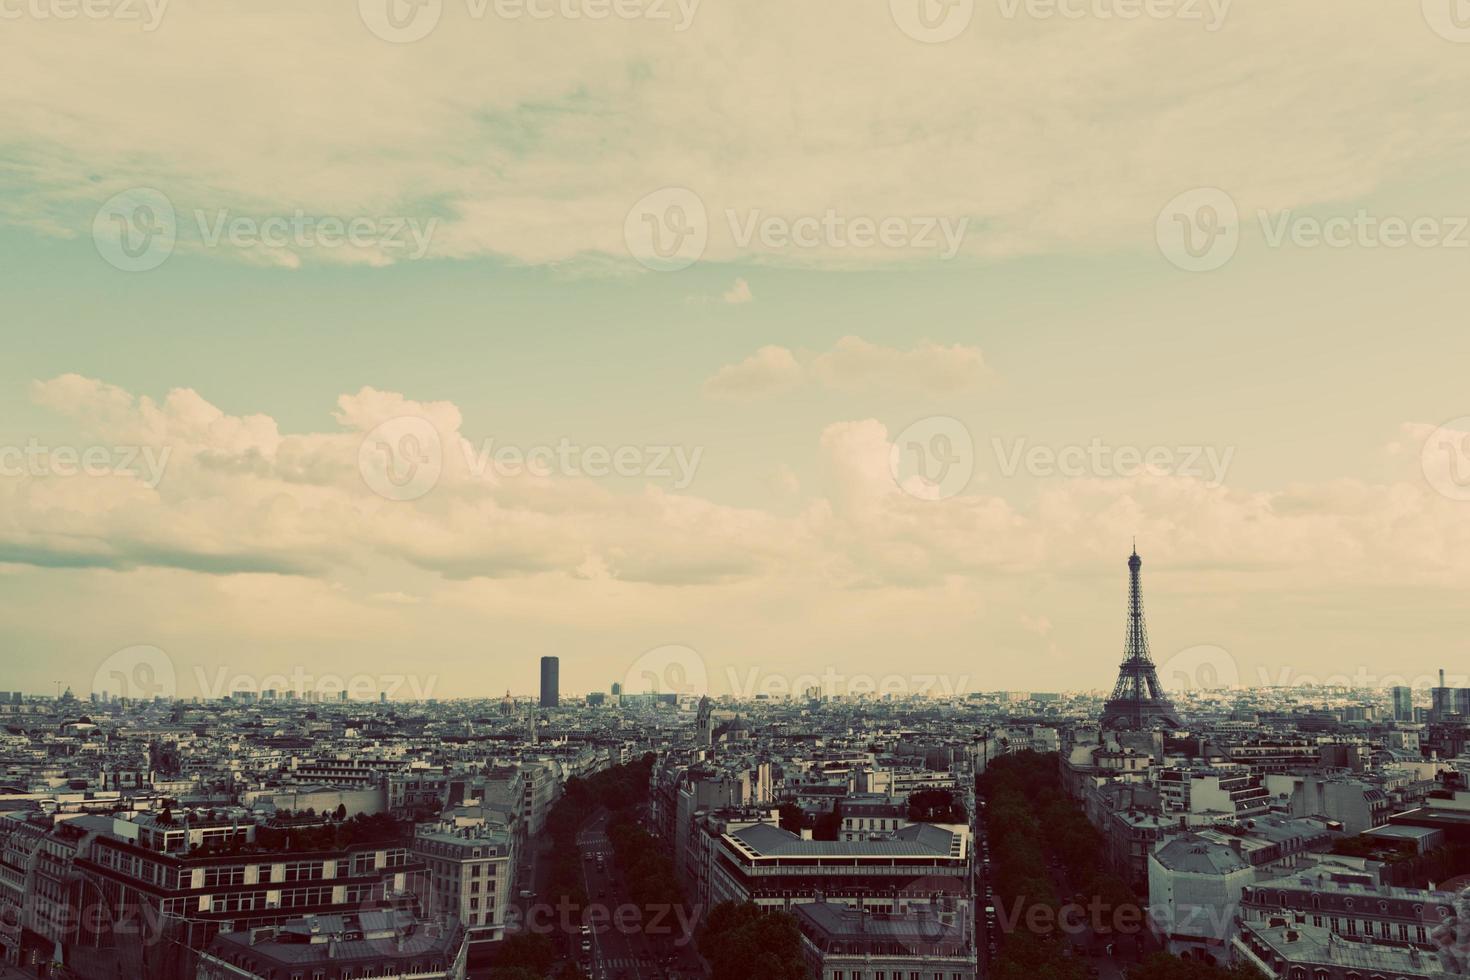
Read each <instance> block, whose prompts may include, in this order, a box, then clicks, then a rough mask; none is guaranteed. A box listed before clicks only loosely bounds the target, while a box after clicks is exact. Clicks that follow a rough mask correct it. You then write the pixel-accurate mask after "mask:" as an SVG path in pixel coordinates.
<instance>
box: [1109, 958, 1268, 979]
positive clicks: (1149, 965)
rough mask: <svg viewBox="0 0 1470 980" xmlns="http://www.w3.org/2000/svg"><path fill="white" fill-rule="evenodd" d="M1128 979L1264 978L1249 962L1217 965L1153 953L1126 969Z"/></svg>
mask: <svg viewBox="0 0 1470 980" xmlns="http://www.w3.org/2000/svg"><path fill="white" fill-rule="evenodd" d="M1128 980H1264V978H1263V977H1262V976H1261V973H1260V971H1259V970H1257V969H1256V968H1255V967H1253V966H1251V965H1250V964H1249V963H1237V964H1236V965H1235V966H1232V967H1219V966H1215V965H1214V964H1212V963H1206V962H1205V961H1203V960H1185V959H1180V958H1179V957H1177V956H1170V955H1169V954H1168V953H1155V954H1153V955H1152V956H1150V957H1149V958H1148V959H1146V960H1144V961H1143V962H1142V963H1140V964H1138V965H1137V966H1135V967H1133V968H1132V969H1130V970H1129V971H1128Z"/></svg>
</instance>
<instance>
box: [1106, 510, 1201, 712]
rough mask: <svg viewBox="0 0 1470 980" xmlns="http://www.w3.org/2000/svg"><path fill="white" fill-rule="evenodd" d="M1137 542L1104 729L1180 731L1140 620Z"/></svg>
mask: <svg viewBox="0 0 1470 980" xmlns="http://www.w3.org/2000/svg"><path fill="white" fill-rule="evenodd" d="M1142 568H1143V559H1142V558H1140V557H1138V544H1137V539H1135V541H1134V545H1133V554H1131V555H1129V556H1128V626H1127V630H1126V633H1125V636H1124V640H1123V662H1122V663H1121V664H1120V665H1119V666H1118V683H1117V684H1116V685H1115V686H1114V687H1113V696H1112V697H1110V698H1108V701H1107V704H1105V705H1103V713H1102V720H1101V723H1102V727H1104V728H1129V729H1150V728H1161V727H1162V728H1180V727H1182V726H1181V725H1180V723H1179V715H1178V713H1177V712H1176V711H1175V710H1174V705H1173V704H1172V703H1171V702H1170V701H1169V696H1168V695H1167V694H1165V693H1164V686H1163V685H1162V684H1160V683H1159V675H1158V671H1156V670H1155V669H1154V662H1153V658H1152V657H1150V656H1149V651H1148V627H1147V626H1146V625H1145V624H1144V621H1143V584H1142V578H1141V575H1140V571H1141V569H1142Z"/></svg>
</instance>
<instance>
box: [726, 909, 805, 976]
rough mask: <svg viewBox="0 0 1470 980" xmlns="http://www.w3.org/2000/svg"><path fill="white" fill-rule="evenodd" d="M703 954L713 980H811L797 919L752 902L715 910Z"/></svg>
mask: <svg viewBox="0 0 1470 980" xmlns="http://www.w3.org/2000/svg"><path fill="white" fill-rule="evenodd" d="M699 952H700V953H701V954H702V955H703V956H704V958H705V959H706V960H708V961H709V964H710V967H711V980H750V978H751V977H760V978H761V980H808V974H807V969H806V961H805V959H804V957H803V956H802V951H801V931H800V930H799V929H798V928H797V926H796V919H795V918H794V917H793V916H791V915H790V914H789V913H786V912H764V911H762V910H761V909H760V908H759V907H757V906H756V905H754V904H752V903H750V902H746V903H744V904H736V903H734V902H721V903H720V904H719V905H716V906H715V907H714V908H713V909H711V910H710V913H709V917H708V919H706V921H705V927H704V931H703V932H702V933H701V934H700V937H699Z"/></svg>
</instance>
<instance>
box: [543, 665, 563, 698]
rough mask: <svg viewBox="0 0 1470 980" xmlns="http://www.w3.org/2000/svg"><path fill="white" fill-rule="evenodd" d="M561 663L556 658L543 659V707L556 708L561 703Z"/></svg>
mask: <svg viewBox="0 0 1470 980" xmlns="http://www.w3.org/2000/svg"><path fill="white" fill-rule="evenodd" d="M560 681H561V661H560V660H558V659H557V658H556V657H542V658H541V707H543V708H555V707H556V706H557V705H558V704H559V703H560V702H561V693H560V688H559V687H558V685H559V683H560Z"/></svg>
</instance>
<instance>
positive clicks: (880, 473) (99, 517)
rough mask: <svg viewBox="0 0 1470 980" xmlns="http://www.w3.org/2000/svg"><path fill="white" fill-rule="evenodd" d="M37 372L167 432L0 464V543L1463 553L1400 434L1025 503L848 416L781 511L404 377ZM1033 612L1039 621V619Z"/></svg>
mask: <svg viewBox="0 0 1470 980" xmlns="http://www.w3.org/2000/svg"><path fill="white" fill-rule="evenodd" d="M795 363H796V362H795V359H794V358H793V357H792V356H791V355H790V352H789V351H785V350H784V349H782V348H763V349H762V352H761V353H760V354H758V355H757V357H756V358H754V359H752V361H750V362H746V363H745V364H742V365H739V366H737V368H738V370H733V371H732V372H731V373H730V374H728V375H726V376H725V377H724V378H723V379H722V382H721V383H722V384H723V385H726V386H727V387H728V388H729V389H730V390H737V391H749V390H752V389H753V388H758V387H760V386H762V385H768V384H770V383H773V379H774V381H777V382H779V381H789V380H790V378H791V375H792V367H793V365H794V364H795ZM34 392H35V396H36V399H37V401H38V402H40V403H42V404H44V405H46V406H48V407H50V408H52V409H53V410H55V411H57V412H59V413H61V414H63V415H65V416H68V417H71V418H73V419H75V420H77V422H76V424H78V425H79V426H85V427H86V428H87V429H88V430H89V432H90V436H89V437H90V438H93V439H96V440H99V443H100V444H102V445H108V446H112V445H121V444H122V442H123V440H127V439H134V438H136V437H138V436H139V435H140V434H142V435H146V436H147V437H148V438H150V439H156V440H160V441H159V442H157V443H154V444H149V447H150V448H152V449H154V450H161V449H163V448H169V449H171V453H170V454H169V456H168V467H167V471H166V474H165V475H164V477H163V479H162V480H161V481H160V482H158V483H157V485H150V484H149V483H148V482H147V481H145V480H143V479H141V478H140V477H139V476H137V475H135V474H130V473H127V472H114V473H108V474H106V475H99V476H80V475H75V476H59V475H55V474H46V473H41V474H33V475H22V476H19V477H16V476H11V477H8V478H6V479H4V480H0V563H9V564H13V565H30V566H33V567H44V568H56V569H67V568H71V569H78V568H100V569H115V570H128V569H139V568H147V567H154V568H172V569H177V570H183V571H188V572H194V573H203V574H208V575H212V576H225V577H229V576H234V575H246V574H261V573H269V574H279V575H292V576H305V577H311V578H320V579H323V580H328V581H336V580H340V579H341V578H342V577H343V576H344V575H346V574H347V572H348V571H349V570H356V569H366V568H383V567H386V568H393V567H396V568H399V569H412V570H415V571H416V573H422V574H426V575H429V576H431V577H437V578H438V579H439V580H441V581H454V580H469V579H490V580H495V579H516V578H524V577H538V576H545V575H556V576H565V577H568V578H570V579H578V580H584V581H604V582H621V583H641V584H643V585H646V586H654V587H681V588H684V587H691V586H695V585H706V586H714V585H720V584H722V583H724V584H730V585H733V584H735V583H749V584H751V585H758V586H760V587H767V586H770V587H776V583H778V582H780V581H782V580H783V579H784V578H785V577H786V576H789V575H792V574H796V575H808V576H812V575H814V576H817V577H818V578H820V579H821V580H822V581H824V582H826V583H828V584H829V585H832V586H835V587H841V588H873V587H902V588H934V587H938V586H939V585H940V584H941V583H943V582H945V581H946V580H949V579H951V578H952V577H955V576H958V577H961V578H965V579H972V578H978V579H984V578H986V577H987V576H990V575H993V574H997V573H1001V572H1005V573H1007V574H1009V573H1010V572H1014V571H1016V570H1021V569H1031V570H1039V569H1049V570H1052V571H1063V570H1065V569H1068V568H1075V567H1077V566H1078V563H1079V562H1082V563H1084V564H1086V563H1087V562H1090V561H1095V560H1097V559H1098V558H1102V559H1104V560H1106V559H1108V558H1109V557H1110V556H1111V557H1116V553H1117V552H1118V549H1119V548H1120V547H1122V546H1123V545H1122V544H1120V542H1121V543H1126V542H1127V541H1129V540H1130V538H1131V537H1132V536H1133V535H1135V534H1136V535H1137V536H1138V538H1139V541H1140V543H1141V545H1142V544H1143V543H1147V546H1148V550H1149V553H1150V556H1151V558H1154V557H1157V558H1161V559H1164V560H1167V561H1172V562H1176V563H1177V562H1187V563H1189V564H1190V565H1191V566H1194V567H1199V568H1208V569H1214V570H1216V572H1218V573H1220V574H1237V573H1239V574H1250V575H1252V576H1255V577H1256V578H1255V579H1252V580H1251V586H1250V587H1252V588H1255V587H1259V586H1260V585H1262V584H1264V583H1270V582H1276V583H1280V584H1282V585H1290V586H1291V587H1293V588H1299V587H1301V584H1302V576H1303V575H1310V576H1311V578H1312V579H1314V580H1316V581H1318V582H1320V583H1321V584H1322V586H1323V587H1324V588H1328V587H1337V586H1340V585H1341V584H1343V583H1353V584H1355V585H1358V586H1366V585H1371V584H1374V583H1380V582H1383V581H1385V579H1386V578H1392V579H1393V581H1394V582H1396V583H1399V584H1407V583H1413V582H1420V583H1426V584H1434V583H1438V584H1449V583H1453V582H1455V581H1458V580H1459V579H1460V578H1462V577H1463V576H1464V575H1466V574H1470V527H1467V523H1466V522H1465V521H1464V519H1463V513H1464V511H1463V508H1464V507H1465V506H1467V505H1466V504H1465V503H1464V502H1463V501H1461V500H1456V499H1453V493H1454V492H1455V490H1456V488H1457V486H1458V485H1457V484H1447V483H1444V482H1443V480H1441V479H1440V478H1439V475H1438V473H1437V472H1430V473H1429V474H1427V475H1426V474H1425V473H1424V472H1421V470H1420V461H1419V459H1417V458H1415V457H1414V456H1413V455H1412V454H1410V453H1408V452H1401V453H1400V454H1399V455H1400V456H1401V457H1402V459H1401V460H1400V461H1399V462H1400V467H1401V468H1400V469H1399V470H1398V472H1397V477H1396V479H1395V480H1394V481H1393V482H1389V483H1384V484H1369V483H1363V482H1361V481H1354V480H1333V481H1326V482H1321V483H1315V484H1303V485H1293V486H1288V487H1282V488H1279V489H1275V490H1271V491H1250V492H1247V491H1241V490H1233V489H1231V488H1229V487H1228V486H1226V487H1214V486H1211V485H1209V484H1208V483H1207V482H1205V481H1204V480H1202V479H1195V478H1189V477H1184V476H1178V475H1168V474H1164V473H1151V472H1141V473H1139V474H1138V475H1137V476H1134V477H1130V478H1074V479H1056V480H1052V481H1048V482H1044V483H1043V484H1042V485H1041V486H1040V489H1039V490H1038V492H1037V496H1036V498H1035V501H1034V503H1033V504H1031V505H1030V506H1028V507H1027V508H1025V509H1021V508H1019V507H1018V506H1017V505H1016V504H1015V503H1013V502H1011V501H1010V500H1008V499H1006V498H1004V497H1002V496H997V495H995V494H994V493H961V494H959V495H957V496H953V497H949V498H946V499H940V500H934V499H920V496H918V495H915V494H912V493H909V492H905V490H904V489H903V488H901V487H900V486H899V485H898V483H897V482H896V480H895V475H894V471H893V469H892V467H893V465H894V464H893V459H894V446H893V435H892V433H891V432H890V431H889V430H888V428H887V427H886V426H885V425H884V424H882V423H881V422H879V421H877V420H874V419H863V420H852V421H846V422H838V423H833V424H831V425H829V426H827V427H826V428H825V429H824V430H823V431H822V433H821V434H820V437H819V438H818V440H817V447H816V448H817V454H818V459H819V460H820V462H821V470H822V472H823V479H822V481H821V482H820V487H813V488H810V489H809V488H807V487H805V486H804V485H803V483H802V481H800V480H798V479H797V478H796V476H795V473H794V472H793V471H792V470H791V469H790V467H789V466H787V465H784V464H782V465H778V466H777V467H776V468H775V469H774V470H773V471H772V472H773V479H774V480H775V481H776V483H777V485H778V486H779V489H780V494H779V498H780V499H784V500H792V499H794V500H795V501H796V503H797V504H798V508H797V510H796V512H795V513H793V514H791V515H789V516H777V515H776V514H774V513H771V512H768V511H765V510H762V509H760V508H756V507H735V506H730V505H726V504H719V503H716V502H714V501H712V500H710V499H707V497H705V496H702V495H699V494H698V493H697V491H698V489H699V484H698V482H696V483H695V484H694V486H693V487H692V488H691V491H690V492H672V491H671V490H669V489H667V488H665V487H663V486H660V485H659V483H658V481H657V480H653V479H645V480H643V481H641V482H642V485H641V488H640V489H638V491H637V492H632V493H628V492H617V491H616V490H615V489H614V488H611V487H609V486H605V485H604V484H602V483H600V482H598V481H595V480H591V479H588V478H586V477H584V476H580V475H577V474H574V473H559V472H542V473H539V474H538V473H531V472H524V473H502V472H497V471H495V470H494V469H488V470H481V469H480V468H479V467H477V466H476V465H475V464H476V457H475V454H474V451H473V448H472V446H473V443H472V440H471V439H470V438H469V437H467V436H466V435H465V434H464V433H463V432H461V431H460V429H459V426H460V424H461V423H460V419H461V413H460V411H459V409H458V408H457V407H456V406H454V405H453V404H451V403H448V402H436V401H414V400H411V399H407V398H405V397H404V396H403V395H401V394H398V393H395V392H385V391H378V390H375V389H371V388H364V389H362V390H360V391H359V392H357V393H356V394H354V395H347V396H343V397H342V398H340V399H338V401H337V410H336V412H335V413H334V415H335V421H336V424H337V428H335V429H333V428H327V429H326V430H324V431H320V432H307V433H282V432H281V431H280V429H279V426H278V425H277V424H276V422H275V421H274V420H272V419H270V418H269V417H266V416H263V415H251V416H243V417H237V416H230V415H228V414H226V413H224V412H222V411H220V410H219V409H217V408H216V407H215V406H213V405H211V404H210V403H209V402H207V401H205V400H204V399H203V397H201V396H200V395H199V394H198V393H196V392H193V391H191V390H188V389H179V390H175V391H173V392H170V393H169V394H168V396H167V397H166V398H164V399H163V401H162V402H161V403H160V402H155V401H153V400H152V399H149V398H147V397H134V396H133V395H131V394H129V393H127V392H125V391H122V390H121V389H118V388H116V387H114V386H111V385H107V384H104V383H102V382H99V381H95V380H92V379H87V378H82V377H79V376H75V375H66V376H62V377H60V378H56V379H53V380H51V381H48V382H44V383H41V384H38V385H36V386H35V388H34ZM404 413H409V414H411V415H413V416H414V417H418V418H421V419H425V420H427V419H433V420H434V421H433V423H432V424H434V425H437V426H441V427H442V429H441V431H439V434H438V435H439V439H440V440H442V457H441V458H440V459H439V460H438V462H439V463H440V464H442V472H441V473H440V475H439V477H438V482H437V484H436V485H435V486H434V487H433V488H432V491H431V492H429V493H427V494H426V495H424V496H422V497H421V498H419V499H414V500H408V501H405V500H396V499H388V498H385V497H384V496H382V495H380V494H379V493H376V492H374V490H373V489H372V488H371V487H370V485H369V484H370V483H371V481H370V480H368V479H367V478H366V476H367V474H365V471H364V469H363V467H364V465H365V464H364V461H363V457H362V456H361V455H360V453H359V450H360V449H361V447H362V445H363V442H364V438H365V433H364V431H363V430H364V429H368V430H369V431H371V428H370V427H373V426H375V425H376V424H377V423H378V421H379V420H380V419H381V418H383V417H384V416H401V415H403V414H404ZM1433 431H1434V429H1433V428H1432V427H1425V426H1417V427H1406V428H1405V429H1404V432H1405V433H1406V434H1410V433H1421V432H1429V433H1432V432H1433ZM368 462H369V463H376V460H374V459H373V458H372V457H369V459H368ZM986 485H987V486H988V487H992V488H994V489H1001V490H1003V489H1004V488H1003V487H1002V488H997V487H995V481H990V482H988V483H987V484H986ZM803 494H804V496H803ZM365 594H366V595H370V596H372V597H375V598H374V599H373V601H374V602H376V603H378V604H380V605H381V604H383V603H388V604H401V603H402V602H403V601H405V600H404V599H403V597H405V596H425V591H424V589H422V588H412V589H410V588H406V587H404V586H403V585H402V584H386V583H385V584H384V585H380V586H378V587H376V588H372V589H370V590H368V591H367V592H366V593H365ZM1026 615H1027V616H1028V617H1031V618H1030V619H1028V620H1027V623H1028V624H1029V626H1028V628H1035V627H1037V626H1038V624H1040V623H1042V622H1043V620H1047V619H1048V618H1047V617H1042V616H1041V614H1040V613H1037V612H1028V613H1027V614H1026ZM1048 621H1049V620H1048Z"/></svg>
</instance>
